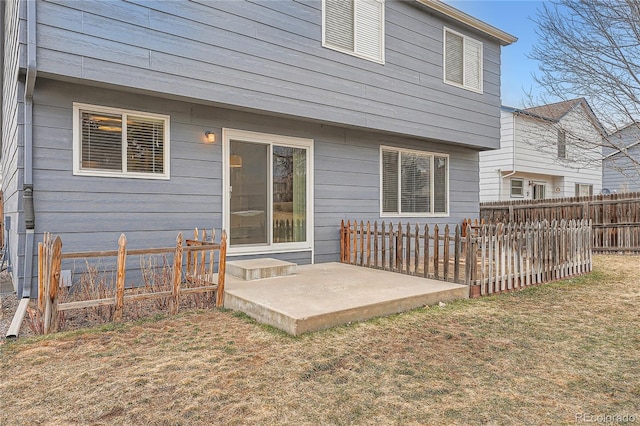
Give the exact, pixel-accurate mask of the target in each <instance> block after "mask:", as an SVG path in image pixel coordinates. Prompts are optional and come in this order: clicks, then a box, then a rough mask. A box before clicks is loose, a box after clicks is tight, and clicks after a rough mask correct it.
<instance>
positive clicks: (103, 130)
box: [73, 103, 169, 179]
mask: <svg viewBox="0 0 640 426" xmlns="http://www.w3.org/2000/svg"><path fill="white" fill-rule="evenodd" d="M73 174H75V175H89V176H115V177H130V178H145V179H169V117H168V116H166V115H159V114H151V113H146V112H137V111H128V110H123V109H117V108H109V107H102V106H95V105H85V104H79V103H75V104H74V105H73Z"/></svg>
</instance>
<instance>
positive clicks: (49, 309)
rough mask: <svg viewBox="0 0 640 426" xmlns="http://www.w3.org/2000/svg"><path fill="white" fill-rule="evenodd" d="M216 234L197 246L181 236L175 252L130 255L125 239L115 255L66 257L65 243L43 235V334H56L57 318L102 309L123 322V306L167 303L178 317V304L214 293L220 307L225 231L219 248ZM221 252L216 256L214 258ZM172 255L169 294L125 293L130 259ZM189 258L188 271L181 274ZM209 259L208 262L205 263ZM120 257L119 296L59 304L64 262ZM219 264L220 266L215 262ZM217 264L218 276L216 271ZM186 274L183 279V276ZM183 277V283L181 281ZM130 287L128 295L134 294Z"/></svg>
mask: <svg viewBox="0 0 640 426" xmlns="http://www.w3.org/2000/svg"><path fill="white" fill-rule="evenodd" d="M214 236H215V233H214V232H213V233H212V236H211V238H210V239H209V238H207V234H206V231H203V233H202V239H199V235H198V230H197V229H196V230H195V232H194V239H193V240H186V242H185V243H186V245H183V237H182V233H179V234H178V236H177V238H176V246H175V247H162V248H147V249H134V250H127V238H126V236H125V235H124V234H121V235H120V238H119V240H118V249H117V250H107V251H91V252H69V253H63V252H62V240H61V239H60V237H59V236H56V237H55V238H54V237H53V236H52V235H51V234H50V233H45V235H44V239H43V242H41V243H39V244H38V303H37V309H38V311H39V313H40V316H41V318H42V321H43V330H42V331H43V332H44V333H45V334H47V333H50V332H54V331H57V329H58V320H59V315H58V313H59V312H62V311H66V310H70V309H82V308H90V307H98V306H111V305H113V306H115V309H114V314H113V319H114V320H115V321H120V320H121V319H122V312H123V308H124V304H125V302H134V301H141V300H150V299H158V298H166V299H168V300H169V310H170V313H171V314H175V313H177V311H178V307H179V305H180V298H181V296H183V295H187V294H198V293H207V292H215V294H216V306H222V304H223V300H224V281H225V266H226V250H227V235H226V232H224V231H222V236H221V239H220V242H219V243H214V242H213V240H214ZM216 252H217V256H216ZM170 253H173V267H172V269H171V284H170V287H171V288H170V289H169V290H164V291H151V292H143V293H131V292H130V293H129V294H126V292H125V282H126V271H127V257H128V256H144V255H154V254H170ZM185 254H186V257H187V259H186V270H184V271H183V265H184V263H185V262H184V260H185V259H184V255H185ZM207 254H209V256H208V257H207ZM103 257H116V258H117V260H116V282H115V295H114V296H112V297H101V298H93V299H85V300H77V301H70V302H61V301H60V288H61V287H60V286H61V274H62V260H63V259H92V258H103ZM216 260H217V262H216ZM215 263H217V266H218V267H217V273H214V265H215ZM183 272H184V275H183ZM183 277H184V279H183ZM135 289H136V288H135V287H133V286H132V287H131V288H130V289H129V290H135Z"/></svg>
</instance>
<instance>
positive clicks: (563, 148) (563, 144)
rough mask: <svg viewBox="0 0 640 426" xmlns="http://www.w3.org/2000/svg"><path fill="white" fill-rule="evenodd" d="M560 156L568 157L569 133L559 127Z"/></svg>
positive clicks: (564, 158)
mask: <svg viewBox="0 0 640 426" xmlns="http://www.w3.org/2000/svg"><path fill="white" fill-rule="evenodd" d="M558 158H561V159H563V160H566V159H567V133H566V132H565V131H564V130H560V129H558Z"/></svg>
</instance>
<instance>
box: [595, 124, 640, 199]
mask: <svg viewBox="0 0 640 426" xmlns="http://www.w3.org/2000/svg"><path fill="white" fill-rule="evenodd" d="M607 140H608V142H609V143H608V144H607V145H609V146H608V147H606V148H605V150H604V151H603V154H604V159H603V162H602V187H603V188H604V189H605V190H606V191H607V192H638V191H640V123H637V122H636V123H631V124H629V125H627V126H625V127H623V128H622V129H620V130H618V131H617V132H615V133H613V134H611V135H609V137H608V138H607ZM616 148H617V149H616Z"/></svg>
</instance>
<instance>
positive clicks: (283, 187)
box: [225, 130, 312, 252]
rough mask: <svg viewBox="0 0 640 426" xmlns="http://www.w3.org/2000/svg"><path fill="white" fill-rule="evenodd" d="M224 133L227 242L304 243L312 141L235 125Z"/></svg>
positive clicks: (250, 246) (249, 246)
mask: <svg viewBox="0 0 640 426" xmlns="http://www.w3.org/2000/svg"><path fill="white" fill-rule="evenodd" d="M226 135H227V138H226V139H225V143H226V144H227V145H226V147H227V150H226V165H227V170H228V172H227V177H228V200H229V203H228V223H229V226H228V230H229V237H230V246H231V247H233V248H242V251H258V252H259V251H269V250H271V249H278V248H279V249H282V248H284V247H290V248H292V249H296V248H298V249H303V248H310V247H311V241H310V239H309V234H310V231H309V230H310V229H311V228H310V226H311V223H310V217H311V216H310V211H311V209H310V205H309V204H310V200H311V197H310V182H311V179H310V176H309V171H310V170H311V168H310V161H311V154H310V150H311V149H312V141H311V140H308V139H299V138H289V137H281V136H276V135H265V134H257V133H252V132H243V131H237V130H227V131H226ZM261 248H262V249H263V250H261Z"/></svg>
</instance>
